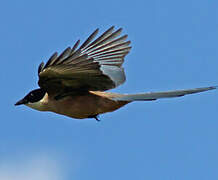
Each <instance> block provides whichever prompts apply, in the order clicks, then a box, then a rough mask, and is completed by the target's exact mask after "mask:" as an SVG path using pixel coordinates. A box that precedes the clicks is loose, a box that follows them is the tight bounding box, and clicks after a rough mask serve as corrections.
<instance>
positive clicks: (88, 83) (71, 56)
mask: <svg viewBox="0 0 218 180" xmlns="http://www.w3.org/2000/svg"><path fill="white" fill-rule="evenodd" d="M98 31H99V29H96V30H95V31H94V32H93V33H92V34H91V35H90V36H89V37H88V38H87V40H86V41H85V42H84V43H83V44H82V45H81V46H79V43H80V40H78V41H77V42H76V43H75V44H74V46H73V47H68V48H66V49H65V50H64V51H63V52H62V53H61V54H60V55H58V53H57V52H55V53H54V54H53V55H52V56H51V57H50V59H49V60H48V61H47V63H46V64H44V63H43V62H42V63H41V64H40V65H39V67H38V77H39V80H38V85H39V87H40V88H38V89H35V90H33V91H31V92H29V93H28V94H27V95H26V96H25V97H24V98H23V99H21V100H20V101H18V102H17V103H16V104H15V105H21V104H24V105H26V106H28V107H30V108H33V109H36V110H39V111H51V112H55V113H58V114H62V115H65V116H69V117H71V118H77V119H84V118H95V119H96V120H99V119H98V115H99V114H103V113H107V112H112V111H115V110H117V109H119V108H121V107H122V106H124V105H126V104H128V103H130V102H133V101H153V100H156V99H160V98H172V97H180V96H184V95H186V94H193V93H199V92H203V91H208V90H212V89H216V88H217V86H211V87H204V88H195V89H185V90H175V91H166V92H147V93H140V94H117V93H111V92H105V91H107V90H109V89H113V88H115V87H117V86H119V85H121V84H123V83H124V82H125V73H124V69H123V67H122V64H123V62H124V58H125V56H126V55H127V54H128V53H129V51H130V49H131V47H130V46H129V45H130V41H127V40H126V39H127V35H122V36H121V31H122V28H120V29H118V30H115V29H114V26H113V27H111V28H109V29H108V30H107V31H105V32H104V33H103V34H102V35H100V36H99V37H98V38H95V37H96V35H97V33H98Z"/></svg>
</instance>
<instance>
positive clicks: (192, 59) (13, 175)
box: [0, 0, 218, 180]
mask: <svg viewBox="0 0 218 180" xmlns="http://www.w3.org/2000/svg"><path fill="white" fill-rule="evenodd" d="M217 6H218V1H215V0H211V1H205V0H183V1H173V0H165V1H162V0H149V1H147V0H145V1H117V0H110V1H101V0H92V1H70V0H63V1H57V0H53V1H51V0H50V1H43V0H38V1H23V0H20V1H11V0H8V1H4V2H3V1H2V2H1V6H0V22H1V28H0V39H1V42H0V50H1V54H0V59H1V71H0V78H1V118H0V119H1V125H0V179H4V180H12V179H13V180H17V179H19V178H20V179H31V180H32V179H33V180H35V179H37V180H38V179H40V180H44V179H46V180H56V179H57V180H72V179H73V180H87V179H90V180H92V179H93V180H98V179H99V180H100V179H101V180H102V179H104V180H112V179H113V180H122V179H123V180H124V179H125V180H133V179H135V180H145V179H149V180H175V179H176V180H184V179H185V180H193V179H198V180H208V179H218V171H217V168H218V130H217V129H218V109H217V108H218V91H216V90H215V91H210V92H205V93H201V94H196V95H189V96H185V97H181V98H175V99H170V100H159V101H154V102H138V103H132V104H129V105H127V106H125V107H124V108H122V109H120V110H118V111H116V112H114V113H110V114H105V115H102V116H101V120H102V121H101V122H100V123H98V122H96V121H95V120H90V119H89V120H75V119H70V118H67V117H64V116H61V115H56V114H53V113H46V112H37V111H35V110H32V109H29V108H27V107H25V106H20V107H15V106H14V103H15V102H16V101H17V100H19V99H20V98H22V97H23V96H24V95H25V94H26V93H28V92H29V91H30V90H32V89H34V88H37V67H38V65H39V63H41V61H46V60H47V59H48V58H49V56H50V55H51V54H52V53H53V52H54V51H59V52H60V51H62V50H63V49H64V48H66V47H67V46H69V45H73V44H74V43H75V41H76V40H78V39H79V38H80V39H81V40H84V39H85V38H86V37H87V36H88V35H89V34H90V33H91V32H92V31H93V30H95V29H96V28H100V30H101V32H103V31H105V30H106V29H107V28H109V27H110V26H111V25H115V26H116V27H117V28H118V27H123V28H124V33H127V34H128V35H129V40H131V42H132V47H133V48H132V50H131V52H130V54H129V55H127V57H126V59H125V63H124V67H125V69H126V76H127V81H126V83H125V84H124V85H122V86H121V87H119V88H117V89H116V90H113V91H115V92H122V93H135V92H145V91H163V90H173V89H184V88H195V87H204V86H211V85H218V11H217Z"/></svg>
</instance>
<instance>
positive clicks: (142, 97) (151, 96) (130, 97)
mask: <svg viewBox="0 0 218 180" xmlns="http://www.w3.org/2000/svg"><path fill="white" fill-rule="evenodd" d="M217 88H218V86H211V87H203V88H195V89H184V90H175V91H165V92H147V93H140V94H123V95H119V96H117V97H113V98H112V99H113V100H117V101H152V100H156V99H160V98H173V97H180V96H184V95H187V94H194V93H199V92H204V91H209V90H213V89H217Z"/></svg>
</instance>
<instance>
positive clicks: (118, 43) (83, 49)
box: [38, 27, 131, 92]
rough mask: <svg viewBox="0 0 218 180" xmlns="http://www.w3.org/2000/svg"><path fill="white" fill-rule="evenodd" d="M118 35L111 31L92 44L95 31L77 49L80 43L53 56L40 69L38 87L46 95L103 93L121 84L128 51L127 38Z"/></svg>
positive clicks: (112, 28) (118, 32) (119, 31)
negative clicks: (67, 92) (81, 92)
mask: <svg viewBox="0 0 218 180" xmlns="http://www.w3.org/2000/svg"><path fill="white" fill-rule="evenodd" d="M121 31H122V29H121V28H120V29H118V30H116V31H114V27H111V28H109V29H108V30H107V31H106V32H104V33H103V34H102V35H101V36H99V37H98V38H97V39H95V40H93V39H94V38H95V36H96V35H97V33H98V29H97V30H95V31H94V32H93V33H92V34H91V35H90V36H89V37H88V39H87V40H86V41H85V42H84V43H83V44H82V45H81V46H80V47H79V48H78V49H77V47H78V45H79V42H80V41H79V40H78V41H77V42H76V43H75V45H74V46H73V47H72V48H71V47H68V48H66V49H65V50H64V51H63V52H62V53H61V54H60V55H58V53H57V52H55V53H54V54H53V55H52V56H51V57H50V59H49V60H48V62H47V63H46V64H45V65H44V63H41V64H40V65H39V68H38V75H39V81H38V84H39V86H40V87H41V88H43V89H45V90H46V91H47V92H54V91H55V92H58V91H62V92H63V90H64V89H67V90H70V91H71V90H78V91H79V90H80V91H89V90H92V91H96V90H100V91H104V90H108V89H112V88H115V87H117V86H119V85H120V84H122V83H124V81H125V74H124V70H123V68H122V64H123V61H124V57H125V56H126V55H127V54H128V52H129V50H130V49H131V47H130V46H129V44H130V41H126V38H127V35H124V36H121V37H119V36H120V34H121Z"/></svg>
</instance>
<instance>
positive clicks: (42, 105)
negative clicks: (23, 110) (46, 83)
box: [24, 93, 48, 111]
mask: <svg viewBox="0 0 218 180" xmlns="http://www.w3.org/2000/svg"><path fill="white" fill-rule="evenodd" d="M47 99H48V94H47V93H46V94H45V96H44V97H43V98H42V99H41V100H40V101H37V102H34V103H27V104H24V105H26V106H28V107H30V108H32V109H35V110H38V111H48V106H47V104H48V103H47Z"/></svg>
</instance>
